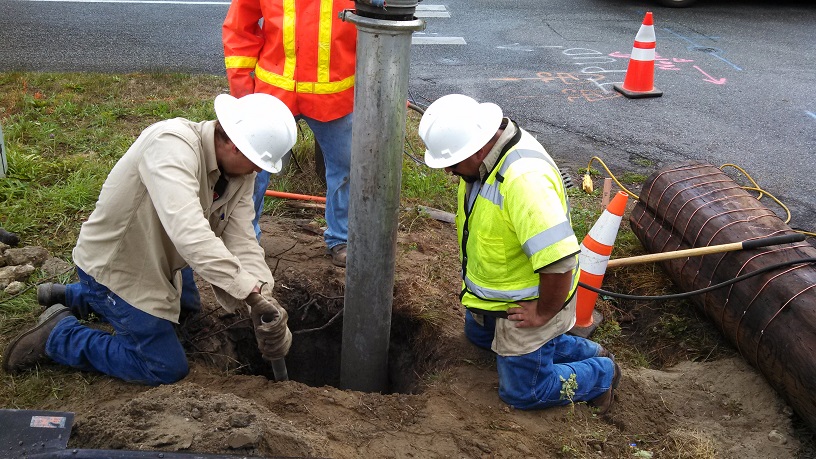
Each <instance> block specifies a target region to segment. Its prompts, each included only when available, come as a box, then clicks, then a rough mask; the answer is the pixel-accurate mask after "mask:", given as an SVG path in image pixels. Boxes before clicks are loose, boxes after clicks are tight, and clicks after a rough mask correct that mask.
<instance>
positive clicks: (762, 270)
mask: <svg viewBox="0 0 816 459" xmlns="http://www.w3.org/2000/svg"><path fill="white" fill-rule="evenodd" d="M805 263H816V258H802V259H799V260H793V261H786V262H783V263H777V264H775V265H769V266H766V267H764V268H760V269H757V270H756V271H753V272H750V273H748V274H743V275H741V276H738V277H735V278H733V279H731V280H727V281H725V282H722V283H719V284H715V285H712V286H710V287H706V288H703V289H700V290H693V291H691V292H685V293H675V294H672V295H657V296H640V295H627V294H625V293H615V292H610V291H608V290H602V289H599V288H595V287H593V286H591V285H587V284H585V283H583V282H578V285H579V286H581V287H583V288H585V289H587V290H590V291H593V292H595V293H599V294H601V295H604V296H609V297H612V298H621V299H624V300H677V299H681V298H688V297H690V296H692V295H699V294H701V293H708V292H710V291H712V290H717V289H718V288H723V287H727V286H729V285H731V284H736V283H737V282H740V281H744V280H745V279H748V278H749V277H754V276H756V275H759V274H762V273H765V272H768V271H772V270H774V269H777V268H783V267H785V266H790V265H798V264H805Z"/></svg>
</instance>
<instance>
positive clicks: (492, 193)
mask: <svg viewBox="0 0 816 459" xmlns="http://www.w3.org/2000/svg"><path fill="white" fill-rule="evenodd" d="M479 196H481V197H483V198H485V199H487V200H488V201H490V202H492V203H493V204H496V205H497V206H499V209H504V196H502V194H501V193H499V187H498V183H485V184H484V185H482V189H481V190H479Z"/></svg>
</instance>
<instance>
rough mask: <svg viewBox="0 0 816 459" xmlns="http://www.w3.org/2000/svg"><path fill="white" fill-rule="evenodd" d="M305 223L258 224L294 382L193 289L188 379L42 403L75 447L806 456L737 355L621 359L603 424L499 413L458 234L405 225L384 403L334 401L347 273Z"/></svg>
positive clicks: (243, 325)
mask: <svg viewBox="0 0 816 459" xmlns="http://www.w3.org/2000/svg"><path fill="white" fill-rule="evenodd" d="M298 212H300V215H296V216H295V217H292V216H287V217H269V216H265V217H264V218H263V219H262V229H263V236H262V245H263V246H264V249H265V250H266V254H267V261H268V264H269V266H270V268H271V269H272V270H273V272H274V274H275V279H276V283H275V289H274V291H275V294H276V297H277V298H278V299H279V300H280V302H281V304H283V305H284V307H285V308H286V309H287V310H288V312H289V317H290V328H291V329H292V331H293V332H294V341H293V346H292V351H291V352H290V354H289V356H288V357H287V359H286V360H287V365H288V369H289V375H290V378H291V379H290V380H289V381H283V382H276V381H274V378H273V377H272V372H271V370H270V368H269V367H268V366H267V365H266V363H265V362H264V361H263V360H262V359H261V358H260V356H259V354H258V351H257V349H255V347H254V341H253V340H254V338H253V336H252V332H251V328H250V326H249V321H248V320H247V318H246V317H245V316H242V315H229V314H227V313H226V312H225V311H224V310H222V309H220V308H219V307H218V306H217V305H216V304H215V301H214V298H213V296H212V294H211V292H210V289H209V288H208V286H207V284H206V282H204V281H202V280H200V279H199V286H200V288H201V291H202V301H203V303H204V310H203V311H202V313H200V314H196V315H191V316H188V317H186V318H185V319H184V320H183V322H182V324H181V325H180V326H179V336H180V338H181V339H182V340H183V342H184V343H185V346H186V348H187V350H188V354H189V357H190V361H191V372H190V374H189V376H187V377H186V378H185V379H184V380H182V381H180V382H178V383H176V384H172V385H167V386H160V387H155V388H151V387H144V386H139V385H133V384H127V383H124V382H121V381H117V380H114V379H110V378H106V377H92V378H89V381H90V384H91V387H90V388H89V390H87V391H85V392H84V393H82V394H75V395H71V396H68V397H65V398H62V399H60V400H57V399H51V400H50V401H49V402H48V406H43V407H41V408H43V409H50V410H59V411H71V412H74V413H75V414H76V422H75V425H74V430H73V432H72V435H71V438H70V442H69V447H71V448H94V449H131V450H162V451H180V452H199V453H218V454H230V455H237V456H241V457H246V456H253V457H255V456H257V457H271V456H287V457H303V456H318V457H332V458H359V457H383V458H415V457H423V458H424V457H431V458H435V457H454V458H459V457H478V458H491V457H502V458H521V457H529V458H550V457H605V458H606V457H610V458H623V457H626V458H630V457H655V458H661V457H671V458H714V457H717V458H741V459H754V458H756V459H759V458H763V459H764V458H782V457H797V455H801V452H800V448H801V445H800V439H799V436H797V433H796V431H795V430H794V427H793V422H792V411H791V410H790V408H788V407H787V406H786V404H785V403H784V402H783V401H781V399H780V398H779V397H778V396H777V395H776V393H775V392H774V391H773V389H772V388H771V387H770V386H769V385H768V384H767V383H766V382H765V380H764V379H763V378H762V376H761V375H759V374H758V373H757V372H756V371H755V370H753V369H752V368H751V367H749V366H748V365H747V364H746V363H745V362H744V361H743V360H742V359H741V358H740V357H739V355H737V354H735V353H733V352H727V353H721V352H718V353H716V358H717V359H716V360H712V359H702V360H703V361H700V362H691V361H681V362H680V363H678V364H676V365H673V366H671V367H666V368H662V369H647V368H642V367H638V366H636V365H635V364H634V363H633V362H627V360H626V359H624V358H620V359H619V362H620V363H621V365H622V367H623V378H622V382H621V385H620V388H619V389H618V390H617V392H616V401H615V404H614V406H613V408H612V410H611V412H610V413H609V414H607V415H604V416H598V415H596V414H594V413H593V411H592V409H591V408H590V407H588V406H587V405H586V404H583V403H577V404H574V405H568V406H565V407H559V408H552V409H548V410H543V411H536V412H524V411H518V410H514V409H512V408H510V407H508V406H507V405H505V404H504V403H502V401H501V400H500V399H499V397H498V395H497V384H498V380H497V375H496V369H495V359H494V357H493V356H492V355H491V354H490V353H489V352H486V351H483V350H481V349H478V348H476V347H475V346H473V345H471V344H470V343H468V342H467V340H466V339H465V337H464V335H463V332H462V324H463V315H462V309H461V306H460V305H459V302H458V299H457V292H458V285H459V280H458V278H457V272H458V266H457V265H458V262H457V255H456V254H457V247H456V242H455V238H456V234H455V229H454V228H453V226H452V225H450V224H447V223H443V222H439V221H436V220H432V219H427V218H424V217H420V216H417V215H412V214H410V213H403V215H402V216H401V227H400V234H399V238H398V249H397V257H396V260H397V266H396V282H395V286H394V304H393V316H392V332H391V341H392V344H391V349H390V359H389V362H390V369H389V380H390V387H389V390H388V392H389V393H387V394H378V393H362V392H356V391H350V390H342V389H339V388H337V387H338V386H339V368H340V359H339V356H340V349H341V344H342V335H341V334H342V307H343V301H342V295H343V285H344V283H345V271H344V270H342V269H340V268H337V267H335V266H333V265H332V264H331V260H330V258H329V257H328V256H327V255H326V253H325V248H324V245H323V240H322V236H321V235H320V229H319V228H317V226H316V225H315V223H314V221H315V218H314V217H316V216H319V211H318V210H314V209H305V210H303V209H302V210H299V211H298ZM624 328H625V327H624ZM625 334H626V330H625V329H624V335H625ZM632 339H636V337H635V336H633V337H632ZM723 346H724V347H727V344H724V343H723ZM611 350H612V351H613V352H615V351H616V349H614V348H612V349H611ZM681 352H682V350H681V349H678V353H681ZM712 358H714V357H712Z"/></svg>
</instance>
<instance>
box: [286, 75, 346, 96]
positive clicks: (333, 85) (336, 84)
mask: <svg viewBox="0 0 816 459" xmlns="http://www.w3.org/2000/svg"><path fill="white" fill-rule="evenodd" d="M353 87H354V75H352V76H350V77H348V78H344V79H342V80H340V81H333V82H326V83H321V82H318V83H310V82H304V81H300V82H298V84H297V92H299V93H303V94H334V93H338V92H343V91H345V90H346V89H349V88H353Z"/></svg>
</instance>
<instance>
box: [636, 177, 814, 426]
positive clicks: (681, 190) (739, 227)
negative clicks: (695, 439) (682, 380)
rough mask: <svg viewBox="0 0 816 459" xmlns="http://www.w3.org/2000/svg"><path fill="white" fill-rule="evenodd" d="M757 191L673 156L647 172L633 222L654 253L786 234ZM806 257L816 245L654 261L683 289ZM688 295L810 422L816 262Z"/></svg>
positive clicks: (806, 244) (811, 256) (768, 248)
mask: <svg viewBox="0 0 816 459" xmlns="http://www.w3.org/2000/svg"><path fill="white" fill-rule="evenodd" d="M756 195H757V193H756V192H750V193H749V192H748V191H746V190H744V189H742V187H741V186H740V185H739V184H737V183H736V182H735V181H734V180H733V179H731V178H730V177H729V176H728V175H726V174H725V173H723V172H722V171H721V170H720V169H719V168H717V167H715V166H712V165H710V164H703V163H696V162H688V163H683V164H679V165H674V166H670V167H668V168H666V169H662V170H660V171H658V172H656V173H655V174H653V175H652V176H651V177H649V178H648V179H647V180H646V182H645V183H644V185H643V189H642V191H641V194H640V197H639V199H638V201H637V203H636V204H635V206H634V209H633V210H632V213H631V217H630V224H631V226H632V230H633V231H634V233H635V235H636V236H637V237H638V239H639V240H640V242H641V243H642V244H643V246H644V247H645V248H646V249H647V250H648V251H649V252H652V253H658V252H670V251H675V250H682V249H689V248H694V247H704V246H710V245H716V244H727V243H733V242H742V241H746V240H752V239H758V238H762V237H767V236H777V235H782V234H790V233H792V232H793V231H792V229H791V228H790V227H789V226H788V225H787V224H786V223H785V222H784V221H783V220H782V219H780V218H779V217H778V216H777V215H776V214H775V213H774V212H773V211H772V210H770V209H769V208H768V207H766V206H765V205H763V204H762V202H761V201H759V200H757V198H756V197H755V196H756ZM807 258H816V248H814V247H813V246H811V245H810V244H808V243H807V242H799V243H792V244H783V245H779V246H772V247H764V248H760V249H752V250H741V251H734V252H726V253H719V254H711V255H705V256H702V257H691V258H683V259H676V260H669V261H664V262H661V265H662V266H663V268H664V269H665V270H666V272H668V274H669V276H670V277H671V279H672V280H673V282H674V283H675V284H676V285H677V286H678V287H679V288H680V290H682V291H692V290H698V289H702V288H705V287H708V286H711V285H714V284H718V283H721V282H724V281H727V280H730V279H733V278H735V277H737V276H740V275H743V274H747V273H749V272H752V271H755V270H757V269H761V268H763V267H767V266H770V265H774V264H778V263H785V262H791V261H795V260H801V259H807ZM691 299H692V301H693V302H694V303H695V304H696V305H697V306H698V307H699V308H700V309H701V310H702V311H704V312H705V314H706V315H707V316H708V317H709V318H710V319H711V320H712V321H713V322H714V323H715V324H716V325H717V326H718V327H719V328H720V330H721V331H722V333H723V334H724V335H725V336H726V337H727V338H728V340H729V341H731V343H732V344H734V346H735V347H736V348H737V350H738V351H739V352H740V354H741V355H742V356H743V358H745V359H746V360H747V361H748V362H749V363H750V364H752V365H753V366H754V367H755V368H757V369H758V370H759V371H760V372H761V373H762V374H763V375H764V376H765V378H766V379H767V380H768V382H769V383H770V384H771V386H773V388H774V389H775V390H776V391H777V392H778V393H779V394H780V395H781V396H782V397H783V398H784V399H785V400H786V401H787V402H788V404H789V405H790V406H791V407H792V408H793V409H794V410H795V411H796V412H797V413H798V414H799V415H800V416H801V417H802V418H803V419H804V420H805V421H806V422H807V423H808V424H809V425H810V426H811V428H814V429H816V395H815V394H816V390H815V389H816V265H814V264H812V263H809V264H807V263H806V264H793V265H789V266H786V267H782V268H779V269H774V270H772V271H769V272H766V273H764V274H760V275H757V276H754V277H751V278H748V279H746V280H743V281H741V282H737V283H736V284H732V285H730V286H728V287H724V288H720V289H717V290H714V291H711V292H709V293H706V294H702V295H694V296H693V297H691ZM723 384H728V381H723Z"/></svg>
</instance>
